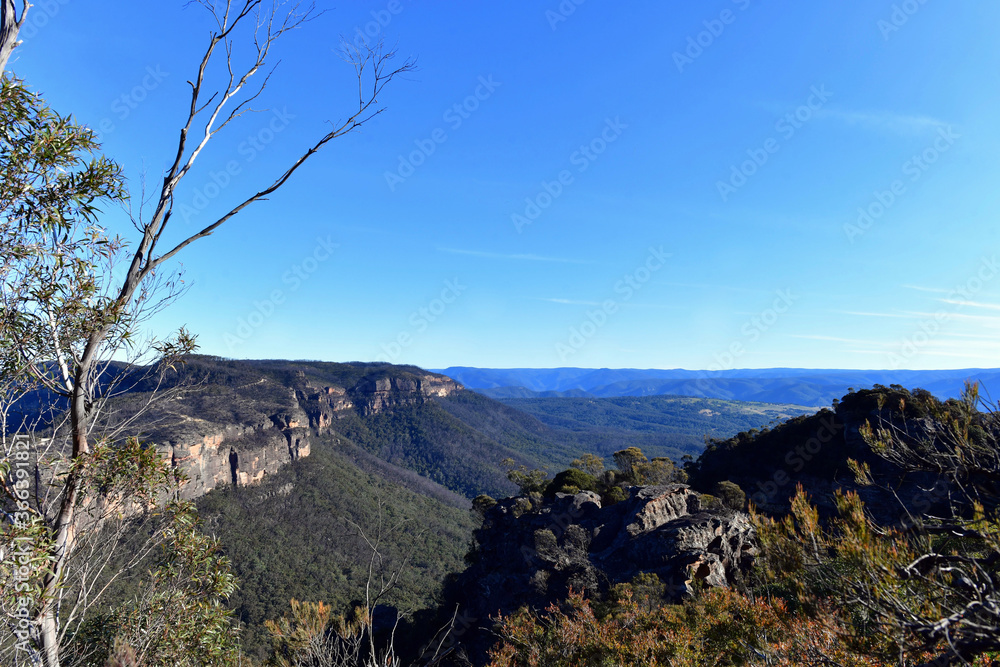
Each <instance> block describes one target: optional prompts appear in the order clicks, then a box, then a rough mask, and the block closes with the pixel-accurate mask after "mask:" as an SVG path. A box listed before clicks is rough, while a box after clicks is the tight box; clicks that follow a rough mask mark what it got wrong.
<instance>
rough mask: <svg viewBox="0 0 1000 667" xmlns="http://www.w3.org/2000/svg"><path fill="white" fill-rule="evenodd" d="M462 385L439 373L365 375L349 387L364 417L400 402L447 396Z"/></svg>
mask: <svg viewBox="0 0 1000 667" xmlns="http://www.w3.org/2000/svg"><path fill="white" fill-rule="evenodd" d="M461 388H462V385H460V384H458V383H457V382H455V381H454V380H452V379H450V378H447V377H444V376H438V375H431V374H429V373H428V374H427V375H426V376H423V377H419V376H418V377H395V376H386V377H366V378H362V379H361V381H360V382H358V383H357V384H356V385H355V386H354V387H353V388H351V390H350V392H349V393H350V395H351V396H352V398H353V400H354V404H355V406H357V410H358V412H360V413H361V414H362V415H363V416H367V415H372V414H378V413H380V412H383V411H385V410H391V409H392V408H394V407H396V406H400V405H411V404H414V403H422V402H423V401H424V400H425V399H427V398H430V397H433V396H448V395H449V394H452V393H454V392H455V391H458V390H459V389H461Z"/></svg>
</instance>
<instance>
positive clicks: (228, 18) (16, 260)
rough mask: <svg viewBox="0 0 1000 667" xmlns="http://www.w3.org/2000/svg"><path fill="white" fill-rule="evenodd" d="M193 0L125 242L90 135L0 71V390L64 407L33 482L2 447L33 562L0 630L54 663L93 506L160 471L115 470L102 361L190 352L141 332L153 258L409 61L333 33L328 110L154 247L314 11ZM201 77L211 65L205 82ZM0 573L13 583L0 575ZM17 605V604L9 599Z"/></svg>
mask: <svg viewBox="0 0 1000 667" xmlns="http://www.w3.org/2000/svg"><path fill="white" fill-rule="evenodd" d="M196 4H199V5H202V6H203V7H204V8H205V9H206V10H207V11H208V13H209V15H210V16H211V19H212V21H213V24H214V25H213V29H212V31H211V33H210V35H209V38H208V40H207V43H206V45H205V48H204V51H203V52H202V53H201V57H200V59H199V61H198V65H197V68H196V71H195V72H194V75H193V76H192V77H191V79H190V80H189V81H188V83H189V86H190V93H189V99H188V102H186V103H185V113H184V117H183V119H182V121H181V123H180V130H179V133H178V138H177V143H176V150H175V152H173V154H172V157H171V160H170V162H169V166H168V167H167V168H166V170H165V172H164V174H163V176H162V179H161V181H160V182H159V185H158V186H157V188H156V189H155V191H154V192H153V194H152V196H151V197H150V198H149V200H148V205H141V204H140V205H138V206H132V205H129V206H128V207H127V209H126V210H127V213H128V215H129V216H130V218H131V222H132V225H133V227H134V229H135V235H134V237H130V238H126V237H122V236H112V235H110V234H109V233H108V232H107V230H106V229H105V228H104V227H103V226H102V225H101V224H100V220H101V215H102V213H103V212H104V211H103V210H102V209H101V208H99V207H100V206H102V205H109V204H110V205H114V204H125V203H126V202H127V201H128V196H127V192H126V190H125V183H124V179H123V177H122V172H121V169H120V168H119V167H118V166H117V165H116V164H114V163H113V162H111V161H110V160H107V159H105V158H101V157H97V156H96V155H95V153H96V150H97V144H96V141H95V137H94V134H93V133H92V132H91V131H90V130H88V129H86V128H84V127H81V126H79V125H76V124H74V123H73V121H72V119H70V118H69V117H65V116H59V115H58V114H55V113H54V112H51V111H50V110H48V109H47V108H45V107H44V105H43V104H42V103H41V100H40V99H39V98H38V96H36V95H33V94H32V93H30V92H29V91H28V90H27V88H26V87H25V86H24V85H23V83H22V82H19V81H16V80H13V79H5V81H4V87H3V95H4V98H3V106H4V112H3V113H4V114H7V116H5V118H4V119H3V121H4V122H3V127H2V130H0V132H2V136H0V143H2V146H0V179H2V185H0V236H2V238H0V241H2V246H0V259H2V266H3V269H2V270H0V285H2V312H0V345H2V348H0V357H2V359H0V364H2V368H0V370H2V371H3V377H4V379H5V380H4V381H5V382H7V384H8V385H9V386H8V390H9V391H8V394H9V395H8V398H14V397H16V396H19V395H21V394H23V393H24V392H26V391H30V390H35V389H37V390H39V391H41V392H44V393H43V394H42V395H44V396H48V397H53V400H57V401H61V403H60V404H61V405H65V408H66V410H65V413H64V414H65V420H66V424H65V428H64V429H63V430H59V429H56V430H55V431H53V432H54V433H55V434H57V435H58V434H59V433H63V432H64V433H65V434H66V436H65V438H64V439H60V438H58V437H55V438H52V439H50V440H49V441H47V442H40V443H36V444H38V445H39V446H41V447H43V448H44V451H36V452H34V457H35V458H34V460H35V461H36V463H37V464H38V465H40V466H41V465H42V464H43V463H44V465H45V466H47V467H48V470H49V472H48V474H47V476H46V480H45V481H46V483H41V484H40V483H39V480H38V477H39V475H38V474H37V473H36V474H35V475H34V477H35V479H34V480H33V481H32V480H28V479H26V478H25V474H24V473H21V472H19V470H20V468H18V466H17V465H15V464H17V463H18V461H17V460H16V456H15V452H14V451H13V450H12V449H7V450H5V454H7V457H6V460H5V462H4V463H5V467H6V473H7V474H5V475H3V478H4V492H5V495H7V497H8V498H9V499H11V500H12V502H14V503H15V505H14V509H15V510H18V512H17V513H12V514H10V515H9V516H12V517H13V519H11V522H10V525H13V523H12V522H13V521H15V520H16V521H18V525H16V528H17V529H18V530H22V531H26V532H25V535H29V536H30V537H31V542H30V543H31V545H32V548H31V550H30V553H26V554H25V555H24V556H23V558H24V562H26V563H28V564H30V565H31V572H33V573H34V576H31V577H28V578H27V579H26V580H25V581H24V582H23V583H24V585H25V587H26V588H25V590H29V591H30V593H31V595H30V596H26V595H22V596H16V595H12V596H9V597H12V598H13V599H5V605H12V607H13V608H16V609H17V610H20V609H29V612H23V611H16V610H12V609H11V608H10V607H8V608H7V609H5V610H6V611H9V612H10V613H12V614H15V613H16V614H21V615H22V616H23V615H24V614H25V613H27V614H28V616H29V617H28V618H26V619H24V618H20V617H19V616H16V615H12V616H10V617H9V618H8V626H9V627H10V628H11V629H12V630H15V631H17V630H18V628H25V627H26V628H27V631H28V635H29V636H28V638H27V640H28V644H30V647H31V649H32V650H33V651H36V652H37V656H38V657H39V659H40V661H41V662H42V663H43V664H45V665H46V666H47V667H56V666H57V665H60V664H61V662H60V661H61V652H63V651H64V650H65V646H66V644H67V642H69V641H71V640H72V634H73V632H74V628H77V627H79V626H78V623H79V617H80V615H82V614H84V613H85V612H86V608H87V604H88V601H89V598H88V600H83V601H82V602H81V600H80V595H81V593H80V592H79V591H76V593H75V594H76V596H77V598H76V599H74V600H73V601H72V603H71V604H70V603H67V600H66V599H65V595H66V591H67V582H68V581H70V580H71V579H72V578H73V574H74V573H73V568H74V567H77V565H75V564H76V563H79V562H80V561H79V559H78V558H76V557H77V556H79V550H80V546H81V540H82V539H83V537H84V533H85V532H86V531H88V530H94V529H95V528H94V527H95V525H97V524H95V523H94V521H93V520H92V516H93V512H94V508H105V510H106V508H107V507H108V506H109V503H112V504H113V501H116V500H117V501H119V502H120V501H121V499H122V498H123V497H124V498H127V497H128V494H130V493H139V492H140V491H143V490H144V489H145V490H147V491H148V490H149V489H154V488H157V487H158V485H162V483H164V482H165V481H166V479H165V478H164V477H163V475H164V469H163V468H162V467H161V466H159V464H158V463H157V462H156V461H147V462H146V464H144V465H143V466H139V467H138V468H136V466H133V471H132V472H135V470H141V471H143V472H142V474H140V475H134V474H132V475H130V474H126V473H127V471H128V470H129V465H130V462H131V463H135V461H134V458H135V457H139V458H141V451H142V450H141V448H139V449H133V450H131V451H132V453H133V455H134V456H133V457H132V459H129V457H124V458H123V457H122V456H120V453H121V451H123V450H122V449H121V447H120V445H119V444H116V440H115V439H113V438H108V437H107V434H105V433H102V432H100V429H99V428H97V427H98V425H99V420H98V416H99V414H100V410H101V408H102V405H103V403H104V400H105V398H106V397H107V395H108V392H109V391H111V390H112V389H111V387H112V386H113V385H114V379H115V378H114V377H109V369H110V368H113V367H115V366H112V365H111V364H110V362H111V361H112V360H113V359H121V358H122V357H123V356H124V357H127V358H128V359H129V360H132V361H137V360H140V359H145V360H149V359H151V358H152V359H157V358H159V359H170V358H173V357H175V356H177V355H181V354H183V353H185V352H188V351H190V350H193V349H194V347H195V340H194V337H193V336H192V335H190V334H189V333H188V332H187V331H185V330H184V329H181V330H180V331H179V332H178V334H177V335H176V336H174V337H173V338H171V339H169V340H163V341H159V342H148V343H145V342H144V341H143V338H142V335H141V332H142V325H143V323H144V322H145V320H146V319H147V318H148V317H149V316H150V314H151V313H153V312H156V311H158V310H159V309H160V308H162V307H164V306H166V305H168V304H169V303H170V302H171V301H173V300H174V299H175V298H176V297H177V296H178V295H179V293H180V291H179V289H178V285H179V282H178V280H177V276H176V274H175V273H173V272H172V271H171V269H170V264H169V262H170V261H171V260H173V259H174V258H175V257H176V256H177V255H178V254H179V253H181V252H182V251H183V250H184V249H185V248H186V247H187V246H189V245H190V244H192V243H194V242H196V241H199V240H200V239H203V238H205V237H208V236H210V235H211V234H212V233H213V232H215V231H216V230H217V229H218V228H219V227H220V226H222V225H223V224H225V223H226V222H227V221H229V220H231V219H232V218H233V217H235V216H237V215H238V214H239V213H240V212H241V211H243V210H244V209H246V208H247V207H249V206H251V205H253V204H254V203H256V202H258V201H261V200H263V199H265V198H267V197H268V196H269V195H271V194H273V193H274V192H276V191H277V190H279V189H280V188H281V187H282V186H284V185H285V184H286V183H287V182H288V180H289V179H290V178H291V177H292V175H293V174H294V173H295V172H296V171H297V170H298V169H299V168H300V167H302V166H303V165H304V164H305V163H306V162H307V161H308V160H309V159H310V158H311V157H312V156H313V155H315V154H316V153H317V152H319V151H320V150H322V149H323V147H324V146H326V145H327V144H328V143H329V142H331V141H333V140H334V139H337V138H339V137H342V136H344V135H345V134H348V133H350V132H351V131H353V130H355V129H357V128H359V127H361V126H362V125H363V124H365V123H366V122H368V121H369V120H371V119H372V118H374V117H375V116H377V115H378V114H380V113H381V112H382V111H383V110H384V107H383V106H382V105H381V104H380V102H379V100H380V95H381V93H382V92H383V89H384V88H385V86H386V85H388V83H389V82H390V81H392V80H393V79H395V78H397V77H398V76H399V75H400V74H402V73H404V72H407V71H409V70H411V69H412V67H413V63H412V61H409V60H406V61H404V62H401V63H398V62H397V61H396V60H395V58H394V56H395V54H394V52H393V51H391V50H387V49H385V48H383V46H382V45H381V43H379V44H374V45H367V44H357V43H355V44H345V45H344V47H343V56H344V59H345V60H346V61H347V62H348V63H349V64H350V66H352V67H353V68H354V73H355V75H356V78H357V87H356V88H355V89H354V91H353V93H352V97H353V102H352V103H351V105H350V107H349V108H348V109H347V110H346V112H345V113H344V114H343V116H342V117H341V118H340V119H339V120H336V121H335V122H332V123H331V124H330V125H329V126H327V127H324V128H323V129H322V130H321V131H320V132H319V133H318V134H317V136H316V137H315V139H314V140H313V141H312V142H311V143H307V144H306V145H304V146H303V147H302V148H301V150H300V152H298V153H297V155H296V157H295V158H294V159H292V160H290V161H289V162H288V163H287V164H285V165H284V166H282V167H279V168H278V169H276V171H275V173H274V175H273V177H272V178H271V179H270V180H268V181H266V182H264V183H263V184H262V185H261V186H260V187H259V188H258V189H257V190H256V191H255V192H253V194H251V195H249V196H246V197H243V198H241V199H237V200H236V201H234V202H232V203H231V205H229V206H228V208H227V209H226V210H225V212H224V213H223V214H222V215H220V216H219V217H217V218H215V219H212V220H210V221H209V222H208V223H207V224H205V226H204V227H202V228H201V229H198V230H197V231H194V232H193V233H188V234H184V235H182V236H181V237H180V239H179V240H176V241H174V242H168V241H167V239H168V238H170V236H169V235H167V234H165V232H167V231H168V229H170V228H171V227H172V225H171V222H172V221H173V220H174V219H175V215H174V214H175V204H176V203H177V202H178V201H183V200H184V199H183V193H184V191H185V190H184V187H185V185H186V183H185V178H186V177H187V176H189V175H190V173H191V171H192V169H193V167H194V166H195V163H196V162H197V161H198V160H199V158H201V157H202V156H203V155H204V154H205V151H206V150H207V149H208V147H209V145H210V143H211V142H212V140H213V139H214V138H215V137H216V136H217V135H218V134H219V133H220V132H223V131H224V130H226V129H227V128H231V127H234V126H236V125H237V124H238V121H239V120H240V119H241V118H242V117H243V116H244V115H246V114H248V113H251V112H254V111H259V109H257V108H256V107H255V106H254V105H255V104H257V103H258V101H259V100H261V99H263V96H264V95H265V92H266V88H267V84H268V80H269V78H270V76H271V74H272V72H273V68H269V64H268V63H269V62H270V61H271V59H272V56H273V53H272V49H273V47H274V44H275V42H276V41H277V40H279V39H280V38H282V37H283V36H285V35H286V34H287V33H289V32H291V31H292V30H295V29H297V28H300V27H302V26H303V25H304V24H305V23H307V22H309V21H310V20H311V19H313V18H315V17H316V16H317V14H316V12H315V10H314V8H313V7H312V6H309V7H306V8H300V7H299V6H298V5H295V6H293V7H292V8H291V9H290V10H287V11H286V10H285V9H282V7H281V6H280V5H279V3H277V2H275V3H273V4H271V3H265V2H263V0H227V1H226V2H218V1H212V0H197V2H196ZM0 6H2V8H3V12H4V13H3V16H2V19H3V22H2V25H0V28H2V30H0V35H2V37H3V40H4V42H3V44H4V47H3V48H4V49H5V50H4V52H3V53H4V54H6V55H5V56H4V57H6V56H9V53H10V49H12V48H13V45H14V44H16V37H17V29H19V28H20V26H21V25H23V22H24V17H25V12H26V11H27V8H28V4H27V2H25V3H24V7H23V8H22V12H21V14H20V16H16V15H15V13H13V4H12V2H11V0H0ZM2 62H3V61H0V64H2ZM210 72H216V73H218V72H221V73H222V75H221V76H220V77H219V78H218V80H216V79H215V78H214V77H212V76H211V75H210ZM145 203H146V202H143V204H145ZM178 212H179V210H178ZM173 227H176V225H173ZM161 367H162V365H161ZM118 442H120V441H118ZM124 451H129V450H124ZM102 466H103V467H102ZM116 466H117V467H116ZM32 484H34V489H35V491H34V494H35V497H34V501H35V502H33V503H28V502H27V501H26V500H22V499H21V496H22V495H24V492H25V490H26V489H27V488H28V487H31V486H32ZM17 503H23V505H18V504H17ZM8 555H9V554H8ZM0 576H7V577H10V579H11V582H13V577H14V575H13V574H11V573H10V572H7V571H5V572H3V573H0ZM3 583H5V584H6V583H8V582H3ZM13 583H16V584H18V585H20V583H21V582H20V581H17V582H13ZM9 590H10V591H14V590H15V589H14V588H11V589H9ZM6 591H7V589H6V588H5V592H6ZM26 600H27V602H28V603H29V604H27V606H26V607H25V606H23V605H22V606H19V605H20V603H21V602H25V601H26ZM73 614H76V616H75V617H73V616H72V615H73ZM14 634H15V636H18V637H20V635H16V632H15V633H14ZM28 644H26V646H27V645H28Z"/></svg>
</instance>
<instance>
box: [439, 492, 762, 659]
mask: <svg viewBox="0 0 1000 667" xmlns="http://www.w3.org/2000/svg"><path fill="white" fill-rule="evenodd" d="M536 502H537V499H536ZM476 541H477V545H476V547H475V548H474V550H473V552H472V553H471V554H470V561H472V564H471V565H470V567H469V568H468V569H467V570H466V571H465V572H464V573H463V574H462V575H460V576H459V577H458V579H457V580H456V581H454V582H453V583H452V585H451V587H450V595H449V596H448V597H449V598H450V599H451V600H452V601H453V602H455V603H457V604H459V605H460V608H461V610H462V614H463V617H464V618H465V619H466V621H467V622H466V625H468V626H469V627H468V628H465V629H463V630H462V633H461V634H462V635H463V636H462V637H460V638H459V641H461V643H462V644H464V645H466V646H467V647H468V648H469V650H470V651H471V652H472V653H479V652H481V651H483V650H485V647H486V646H488V644H489V643H490V641H491V639H490V634H489V631H488V628H489V625H490V622H489V619H490V618H491V617H496V616H497V614H498V613H499V614H505V615H506V614H510V613H512V612H514V611H515V610H517V609H518V608H520V607H521V606H524V605H528V606H531V607H534V608H536V609H542V608H544V607H546V606H548V605H549V604H551V603H553V602H557V601H560V600H563V599H565V598H566V596H567V593H568V591H569V589H570V588H572V589H574V590H577V591H579V590H585V591H588V592H591V593H604V592H606V591H607V590H608V589H609V588H610V586H612V585H614V584H617V583H625V582H629V581H631V580H632V579H633V578H634V577H635V576H636V575H638V574H639V573H643V572H648V573H654V574H656V575H657V576H658V577H659V578H660V580H661V581H662V582H663V583H665V584H666V586H667V594H668V596H669V597H670V598H671V600H672V601H679V600H681V599H682V598H684V597H686V596H687V595H690V594H691V593H692V592H693V591H694V589H695V588H696V587H698V586H700V585H706V586H728V585H730V584H732V583H734V582H735V581H737V580H739V578H740V577H741V575H742V573H744V572H745V571H746V570H747V569H748V568H749V567H750V565H751V564H752V562H753V558H754V556H755V555H756V553H757V548H756V536H755V534H754V531H753V528H752V526H751V525H750V520H749V517H748V516H747V515H746V514H744V513H742V512H736V511H733V510H728V509H714V508H713V509H705V508H703V507H702V504H701V496H700V495H699V494H697V493H695V492H694V491H692V490H691V489H690V488H689V487H688V486H687V485H684V484H670V485H664V486H648V487H632V488H631V489H630V490H629V497H628V498H627V499H626V500H624V501H622V502H619V503H616V504H614V505H611V506H608V507H603V506H602V504H601V498H600V496H598V495H597V494H596V493H593V492H590V491H583V492H581V493H578V494H576V495H566V494H557V495H556V498H555V499H554V500H552V501H548V502H546V501H542V503H541V505H540V506H534V505H533V503H532V501H531V500H530V499H529V498H527V497H523V496H522V497H519V498H510V499H507V500H502V501H500V502H498V503H497V504H496V505H495V506H494V507H492V508H491V509H489V510H488V511H487V512H486V513H485V516H484V521H483V527H482V528H481V529H480V530H479V531H477V532H476Z"/></svg>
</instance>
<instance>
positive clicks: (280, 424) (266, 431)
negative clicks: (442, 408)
mask: <svg viewBox="0 0 1000 667" xmlns="http://www.w3.org/2000/svg"><path fill="white" fill-rule="evenodd" d="M290 384H291V385H292V386H282V385H280V384H279V383H277V382H275V381H274V380H273V379H270V378H267V377H264V378H261V379H260V380H259V381H255V382H252V383H248V384H245V385H242V386H238V387H232V388H230V387H224V388H223V387H219V386H217V385H208V386H201V387H198V386H196V387H194V388H191V389H184V390H182V391H181V392H180V393H179V394H178V395H177V396H175V397H172V398H171V399H170V400H168V401H167V402H166V403H165V404H163V405H160V406H158V407H157V409H156V414H154V415H153V417H154V418H155V419H154V421H155V422H156V427H155V428H154V429H153V431H152V432H151V434H150V437H148V440H150V441H152V442H154V443H156V445H157V447H158V448H159V449H160V450H161V451H162V452H163V453H164V454H166V455H167V456H169V457H170V460H171V462H172V464H173V465H174V466H175V467H177V468H180V469H181V470H182V471H183V472H184V473H185V475H186V476H187V478H188V481H187V482H185V484H184V485H183V488H182V492H181V495H182V497H184V498H186V499H194V498H197V497H199V496H201V495H204V494H205V493H208V492H209V491H211V490H212V489H214V488H216V487H219V486H222V485H227V484H233V485H236V486H241V485H246V484H253V483H256V482H259V481H260V480H261V479H263V478H264V477H265V476H266V475H269V474H273V473H274V472H276V471H277V470H278V469H279V468H280V467H281V466H283V465H285V464H287V463H290V462H292V461H296V460H298V459H301V458H305V457H307V456H309V453H310V450H311V447H312V442H311V437H312V436H314V435H318V434H322V433H324V432H326V430H327V429H329V428H330V427H331V426H332V425H333V423H334V421H335V420H337V419H339V418H341V417H343V416H344V415H346V414H347V413H349V412H351V411H354V412H357V413H359V414H361V415H362V416H367V415H372V414H377V413H380V412H383V411H386V410H392V409H393V408H394V407H397V406H401V405H410V404H414V403H421V402H423V401H424V400H427V399H428V398H432V397H437V396H448V395H449V394H451V393H453V392H455V391H458V390H460V389H461V388H462V387H461V385H459V384H457V383H456V382H454V381H452V380H451V379H449V378H446V377H442V376H435V375H432V374H430V373H427V374H423V375H420V374H415V373H413V372H407V373H405V374H401V375H399V376H395V375H391V374H387V373H386V372H385V371H381V372H380V373H379V374H378V375H372V376H364V377H362V378H361V379H360V380H358V381H357V382H355V383H354V384H352V385H351V386H349V387H343V386H332V385H331V386H322V387H320V386H315V384H314V383H312V382H310V381H309V380H308V379H306V378H304V377H301V376H295V377H293V378H292V381H291V382H290Z"/></svg>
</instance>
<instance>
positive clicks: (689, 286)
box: [660, 282, 767, 294]
mask: <svg viewBox="0 0 1000 667" xmlns="http://www.w3.org/2000/svg"><path fill="white" fill-rule="evenodd" d="M660 284H661V285H666V286H668V287H683V288H685V289H704V290H718V291H720V292H740V293H743V294H765V293H767V290H763V289H753V288H752V287H736V286H733V285H709V284H707V283H678V282H664V283H660Z"/></svg>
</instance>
